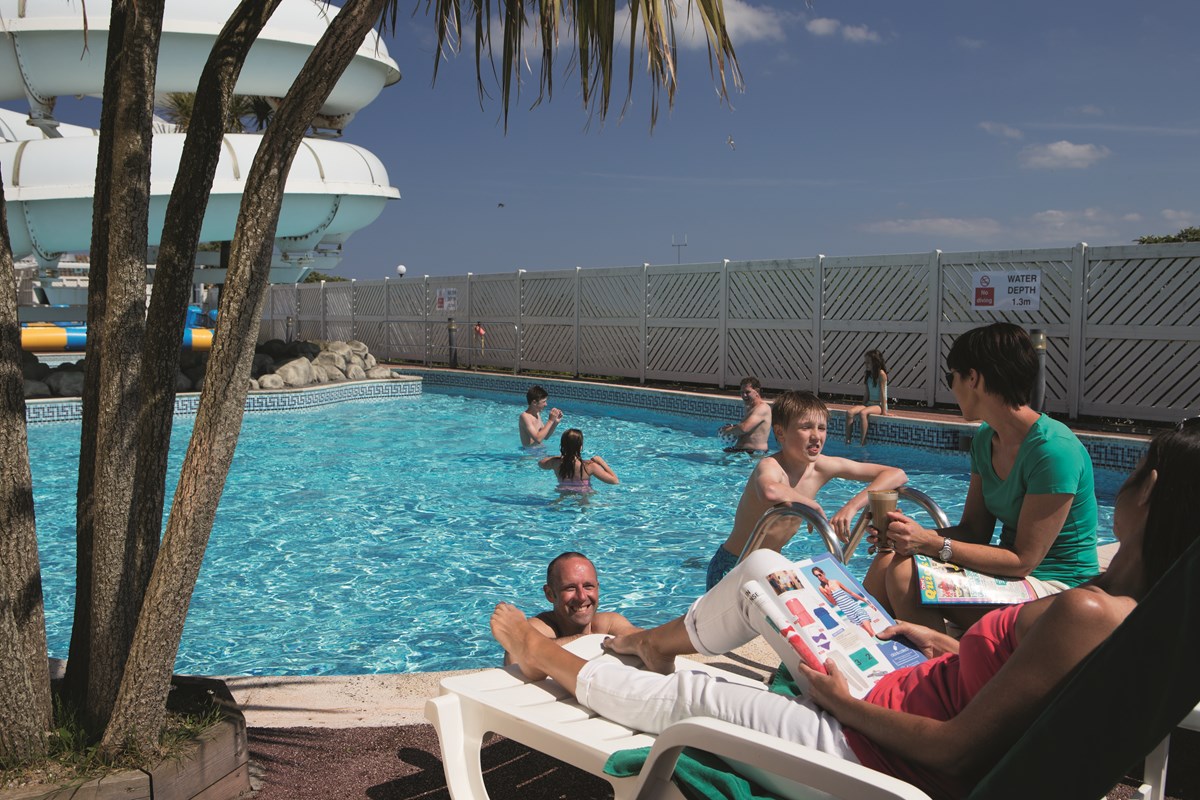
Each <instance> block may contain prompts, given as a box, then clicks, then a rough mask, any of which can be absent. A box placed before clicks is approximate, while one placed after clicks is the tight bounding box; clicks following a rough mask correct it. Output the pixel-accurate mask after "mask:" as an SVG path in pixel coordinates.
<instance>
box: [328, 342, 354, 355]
mask: <svg viewBox="0 0 1200 800" xmlns="http://www.w3.org/2000/svg"><path fill="white" fill-rule="evenodd" d="M321 349H322V350H328V351H329V352H331V353H337V354H338V355H339V356H341V357H342V358H350V356H352V355H354V351H353V350H351V349H350V345H348V344H346V343H345V342H326V343H325V346H324V347H323V348H321Z"/></svg>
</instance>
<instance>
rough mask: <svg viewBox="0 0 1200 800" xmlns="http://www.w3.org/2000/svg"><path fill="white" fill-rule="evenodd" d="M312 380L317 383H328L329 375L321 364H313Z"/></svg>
mask: <svg viewBox="0 0 1200 800" xmlns="http://www.w3.org/2000/svg"><path fill="white" fill-rule="evenodd" d="M313 380H314V381H315V382H317V383H329V373H328V372H326V371H325V366H324V365H323V364H316V363H314V364H313Z"/></svg>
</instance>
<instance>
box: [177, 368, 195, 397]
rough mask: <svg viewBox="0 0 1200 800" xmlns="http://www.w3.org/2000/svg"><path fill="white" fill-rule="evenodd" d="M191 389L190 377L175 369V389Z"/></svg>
mask: <svg viewBox="0 0 1200 800" xmlns="http://www.w3.org/2000/svg"><path fill="white" fill-rule="evenodd" d="M191 390H192V379H191V378H189V377H188V376H187V375H184V374H183V373H182V372H180V371H178V370H176V371H175V391H177V392H190V391H191Z"/></svg>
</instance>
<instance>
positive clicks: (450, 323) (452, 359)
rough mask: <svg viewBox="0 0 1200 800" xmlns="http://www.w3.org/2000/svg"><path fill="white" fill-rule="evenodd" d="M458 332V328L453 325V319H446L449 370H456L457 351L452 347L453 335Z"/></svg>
mask: <svg viewBox="0 0 1200 800" xmlns="http://www.w3.org/2000/svg"><path fill="white" fill-rule="evenodd" d="M457 331H458V326H457V325H455V324H454V317H447V318H446V341H447V344H448V345H449V347H450V369H458V350H457V348H455V346H454V334H455V332H457Z"/></svg>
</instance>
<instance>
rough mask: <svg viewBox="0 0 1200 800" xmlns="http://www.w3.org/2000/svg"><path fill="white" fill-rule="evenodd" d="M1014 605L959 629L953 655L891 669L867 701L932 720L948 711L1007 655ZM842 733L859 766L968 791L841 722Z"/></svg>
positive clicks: (932, 791) (931, 786)
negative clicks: (965, 629) (962, 630)
mask: <svg viewBox="0 0 1200 800" xmlns="http://www.w3.org/2000/svg"><path fill="white" fill-rule="evenodd" d="M1020 610H1021V606H1020V605H1013V606H1005V607H1004V608H1001V609H997V610H996V611H992V612H991V613H989V614H988V615H987V616H985V617H984V618H983V619H981V620H979V622H977V623H975V624H974V625H972V626H971V627H970V629H968V630H967V632H966V633H965V634H964V635H963V637H962V640H961V641H960V642H959V652H958V654H957V655H944V656H939V657H938V658H934V659H930V660H929V661H925V662H923V663H921V664H918V665H917V666H915V667H911V668H909V669H901V670H896V671H895V672H893V673H891V674H889V675H887V676H885V677H884V678H883V679H882V680H880V681H879V683H877V684H875V688H874V689H872V690H871V692H870V694H868V695H867V697H866V700H867V702H869V703H873V704H875V705H877V706H880V707H882V708H891V709H895V710H897V711H906V712H908V713H910V714H917V715H920V716H922V717H929V718H931V719H936V720H948V719H950V718H951V717H954V716H955V715H956V714H958V713H959V712H960V711H962V710H963V709H964V708H966V707H967V704H968V703H970V702H971V699H972V698H974V697H975V695H976V694H978V693H979V690H980V689H982V688H983V685H984V684H985V683H987V682H988V681H989V680H991V679H992V678H993V677H994V676H995V674H996V673H997V672H999V671H1000V668H1001V667H1002V666H1004V662H1005V661H1007V660H1008V659H1009V658H1010V657H1011V656H1012V654H1013V650H1015V649H1016V646H1017V643H1016V628H1017V625H1016V623H1017V613H1018V612H1019V611H1020ZM845 735H846V742H847V743H848V744H849V745H850V748H851V749H852V750H854V754H855V755H856V756H858V760H859V761H861V762H862V763H863V764H864V765H865V766H868V767H870V768H871V769H875V770H879V771H880V772H885V773H887V774H889V775H895V776H896V777H897V778H900V779H901V780H905V781H908V782H909V783H911V784H913V785H915V786H917V787H919V788H921V789H922V790H924V791H925V792H927V793H928V794H929V795H931V796H932V797H963V796H965V795H967V794H969V793H970V791H971V788H972V784H971V783H970V782H968V781H964V780H962V779H960V778H952V777H949V776H947V775H942V774H941V773H939V772H935V771H933V770H931V769H928V768H926V767H921V766H918V765H916V764H912V763H910V762H909V761H906V760H905V759H902V758H900V757H899V756H897V755H894V754H893V753H891V752H889V751H887V750H884V749H883V748H882V747H880V746H879V745H877V744H875V743H874V742H872V741H871V740H870V739H868V738H867V737H866V736H864V735H863V734H862V733H859V732H858V731H854V730H851V729H849V728H847V729H845Z"/></svg>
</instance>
